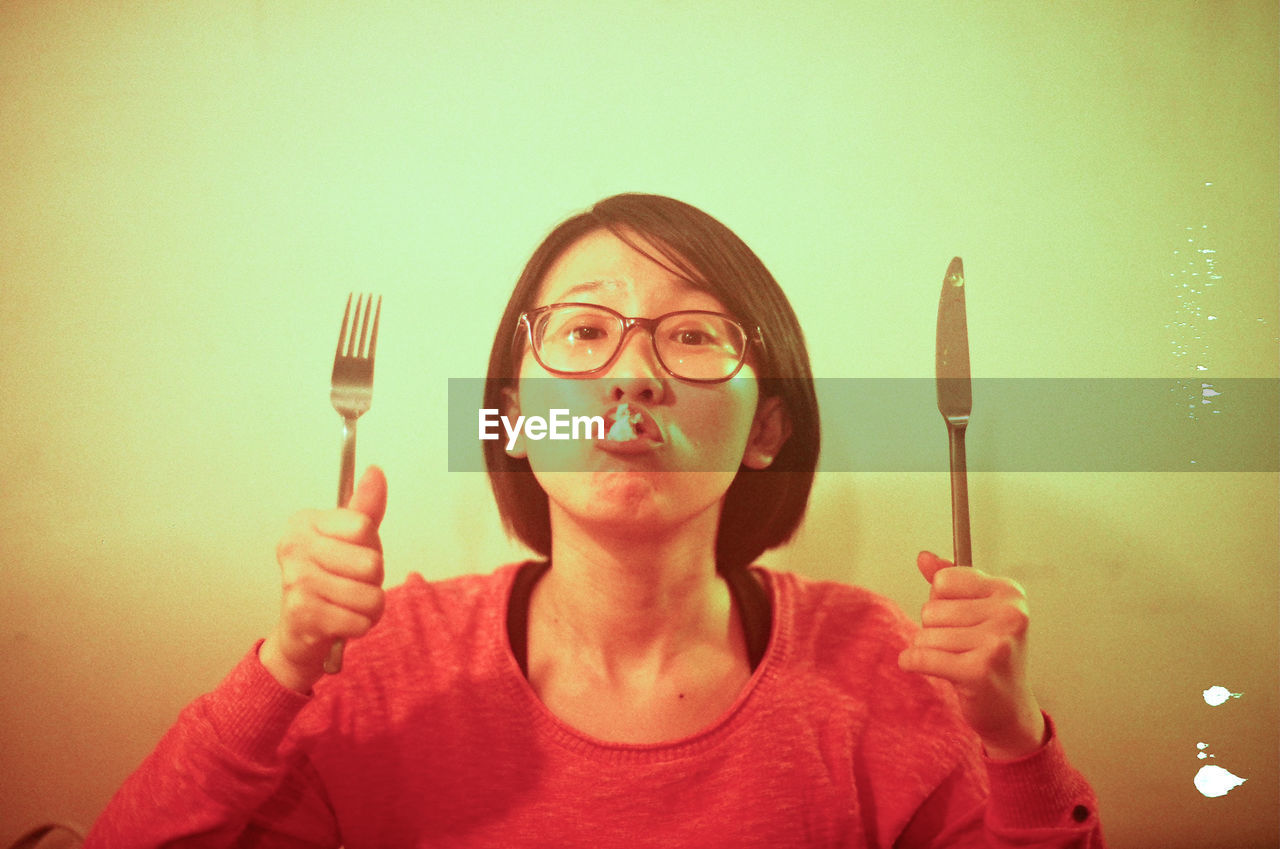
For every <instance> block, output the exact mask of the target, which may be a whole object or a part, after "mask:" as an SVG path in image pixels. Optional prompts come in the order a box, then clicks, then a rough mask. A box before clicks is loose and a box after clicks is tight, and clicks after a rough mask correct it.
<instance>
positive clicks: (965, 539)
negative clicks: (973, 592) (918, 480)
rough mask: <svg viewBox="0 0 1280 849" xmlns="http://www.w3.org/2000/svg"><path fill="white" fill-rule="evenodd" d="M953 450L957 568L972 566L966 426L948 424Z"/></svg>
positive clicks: (954, 525)
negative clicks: (965, 450) (965, 442)
mask: <svg viewBox="0 0 1280 849" xmlns="http://www.w3.org/2000/svg"><path fill="white" fill-rule="evenodd" d="M947 436H948V440H947V441H948V444H949V446H950V449H951V542H952V548H953V550H954V552H955V564H956V565H957V566H972V565H973V553H972V552H971V551H970V547H969V480H968V474H967V471H966V468H965V460H964V425H963V424H959V425H956V424H952V423H951V422H947Z"/></svg>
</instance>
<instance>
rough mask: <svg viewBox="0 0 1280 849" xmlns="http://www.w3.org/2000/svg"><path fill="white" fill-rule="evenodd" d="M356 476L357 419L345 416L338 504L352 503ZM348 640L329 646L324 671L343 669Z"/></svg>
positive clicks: (334, 672) (339, 670)
mask: <svg viewBox="0 0 1280 849" xmlns="http://www.w3.org/2000/svg"><path fill="white" fill-rule="evenodd" d="M355 478H356V420H355V418H354V417H346V416H344V417H343V419H342V466H341V470H340V472H339V473H338V506H339V507H346V506H347V505H348V504H350V503H351V492H352V490H353V489H354V488H355ZM346 643H347V641H346V640H334V642H333V645H332V646H330V647H329V656H328V657H326V658H325V659H324V671H325V672H326V673H327V674H329V675H336V674H338V673H339V672H341V671H342V650H343V648H344V647H345V646H346Z"/></svg>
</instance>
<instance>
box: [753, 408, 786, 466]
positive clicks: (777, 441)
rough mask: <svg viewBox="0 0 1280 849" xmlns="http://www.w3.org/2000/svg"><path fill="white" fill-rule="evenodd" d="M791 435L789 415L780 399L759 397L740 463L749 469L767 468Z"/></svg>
mask: <svg viewBox="0 0 1280 849" xmlns="http://www.w3.org/2000/svg"><path fill="white" fill-rule="evenodd" d="M789 436H791V417H790V416H788V415H787V409H786V407H784V406H782V399H781V398H778V397H777V396H770V397H767V398H761V399H760V403H759V405H758V406H757V407H756V418H755V421H754V422H752V424H751V435H750V436H748V437H747V450H746V452H745V453H744V454H743V455H742V464H743V465H744V466H746V467H747V468H749V469H767V468H769V465H770V464H771V463H772V462H773V460H774V458H775V457H777V456H778V452H779V451H781V450H782V445H783V443H785V442H786V441H787V437H789Z"/></svg>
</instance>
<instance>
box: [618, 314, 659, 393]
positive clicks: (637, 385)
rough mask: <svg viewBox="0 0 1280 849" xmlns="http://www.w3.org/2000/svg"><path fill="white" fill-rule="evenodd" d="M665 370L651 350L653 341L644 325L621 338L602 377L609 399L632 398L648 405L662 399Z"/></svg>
mask: <svg viewBox="0 0 1280 849" xmlns="http://www.w3.org/2000/svg"><path fill="white" fill-rule="evenodd" d="M665 376H666V373H665V372H664V371H663V368H662V364H661V363H659V362H658V358H657V356H656V355H655V354H654V351H653V340H652V339H651V338H650V337H649V333H648V332H647V331H646V330H645V329H644V328H639V327H637V328H634V329H633V330H632V331H631V332H630V333H628V334H627V338H625V339H623V340H622V350H621V351H619V352H618V358H617V359H616V360H614V362H613V365H612V366H611V367H610V368H609V372H608V375H607V376H606V378H605V380H606V382H607V386H608V391H609V397H610V399H611V400H614V401H620V400H622V399H623V398H635V399H636V400H642V401H646V402H648V403H650V404H654V403H658V402H659V401H661V400H662V396H663V394H664V392H665V381H664V380H663V378H664V377H665Z"/></svg>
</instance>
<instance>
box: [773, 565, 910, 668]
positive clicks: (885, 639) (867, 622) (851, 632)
mask: <svg viewBox="0 0 1280 849" xmlns="http://www.w3.org/2000/svg"><path fill="white" fill-rule="evenodd" d="M758 571H760V572H761V573H763V575H764V576H765V579H766V583H767V585H769V586H770V588H771V589H772V592H773V597H774V607H775V608H776V609H778V610H779V613H780V614H782V615H783V617H784V619H785V618H787V617H789V618H790V620H791V624H792V627H793V628H794V633H793V637H794V638H795V639H796V640H797V642H798V645H801V646H806V647H812V645H813V644H814V643H818V644H821V645H826V646H828V647H834V646H835V645H840V646H846V647H847V646H858V647H860V648H861V649H862V650H864V651H876V650H877V649H881V650H890V649H894V648H896V649H897V650H899V651H901V649H904V648H906V647H907V644H908V643H909V642H910V641H911V638H912V636H913V635H914V634H915V631H916V630H917V626H916V625H915V623H913V622H912V621H911V620H910V619H908V618H907V616H906V614H904V613H903V612H902V609H901V608H900V607H898V605H897V604H896V603H895V602H894V601H892V600H891V599H889V598H887V597H885V596H883V595H880V594H879V593H875V592H872V591H871V590H869V589H866V588H865V587H858V586H854V585H851V584H843V583H839V582H836V581H820V580H814V579H811V578H806V577H804V576H801V575H797V574H795V573H792V572H772V571H769V570H758Z"/></svg>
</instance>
